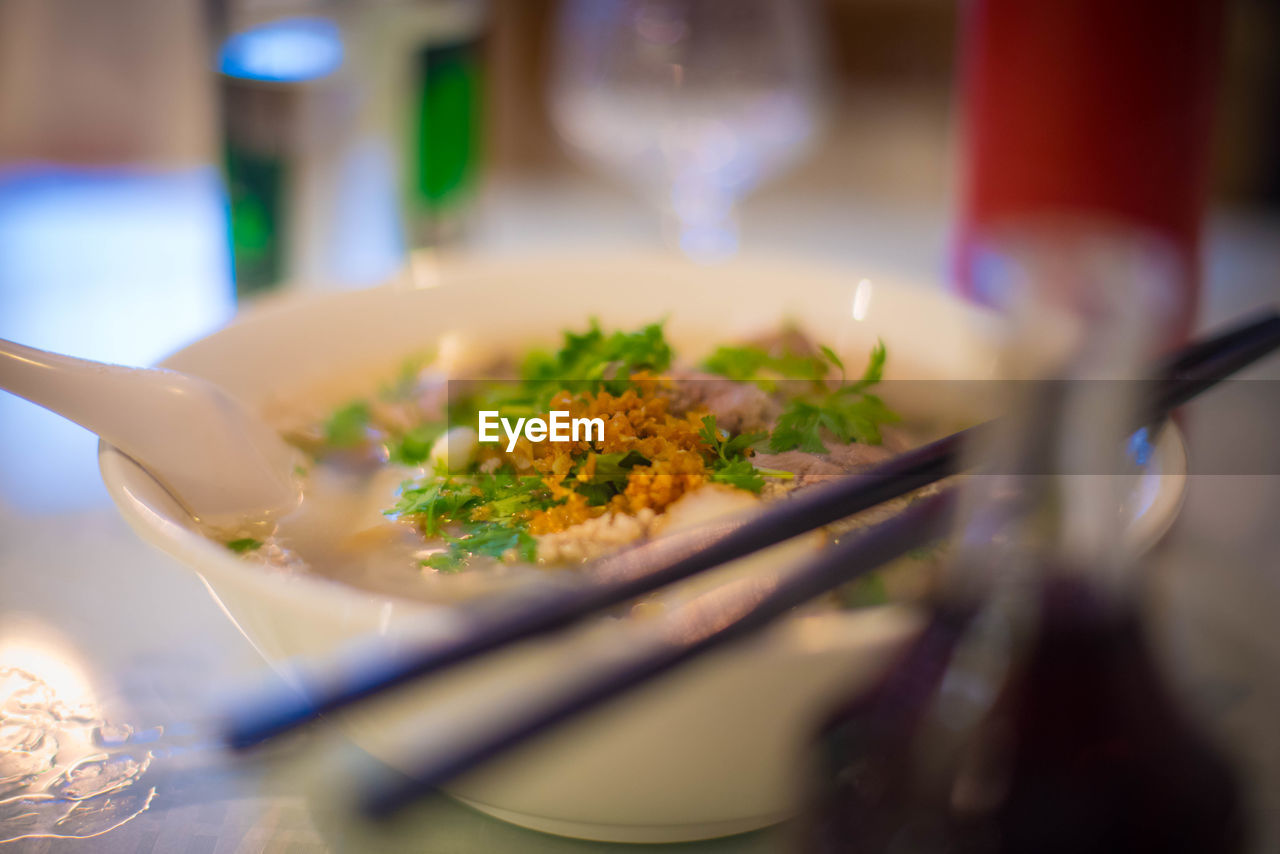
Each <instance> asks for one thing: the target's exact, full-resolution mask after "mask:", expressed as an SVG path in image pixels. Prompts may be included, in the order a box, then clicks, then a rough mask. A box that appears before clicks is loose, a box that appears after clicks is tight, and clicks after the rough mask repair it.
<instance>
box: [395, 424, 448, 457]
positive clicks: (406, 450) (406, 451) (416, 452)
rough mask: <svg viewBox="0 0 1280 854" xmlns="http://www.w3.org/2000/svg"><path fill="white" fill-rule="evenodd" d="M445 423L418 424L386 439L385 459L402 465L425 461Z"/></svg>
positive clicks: (440, 434) (442, 431)
mask: <svg viewBox="0 0 1280 854" xmlns="http://www.w3.org/2000/svg"><path fill="white" fill-rule="evenodd" d="M444 429H445V425H444V424H442V423H441V422H438V421H432V422H428V423H426V424H419V425H417V426H415V427H411V428H409V430H408V431H406V432H405V433H403V434H401V435H399V436H394V437H391V438H390V439H388V440H387V459H388V461H389V462H392V463H398V464H400V465H404V466H416V465H420V464H422V463H424V462H426V461H427V457H429V456H431V449H432V448H433V447H434V446H435V443H436V440H437V439H439V438H440V437H441V436H442V435H444Z"/></svg>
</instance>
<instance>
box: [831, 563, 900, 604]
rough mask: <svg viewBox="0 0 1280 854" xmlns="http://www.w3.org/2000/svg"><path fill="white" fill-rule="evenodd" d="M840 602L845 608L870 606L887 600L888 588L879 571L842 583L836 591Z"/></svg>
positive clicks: (885, 602) (884, 602)
mask: <svg viewBox="0 0 1280 854" xmlns="http://www.w3.org/2000/svg"><path fill="white" fill-rule="evenodd" d="M836 597H837V598H838V599H839V600H840V604H841V605H843V606H844V607H846V608H870V607H873V606H875V605H885V604H888V602H889V589H888V588H887V587H886V586H885V583H884V577H883V576H882V575H881V573H879V572H875V573H872V574H871V575H868V576H865V577H864V578H859V579H858V580H857V581H851V582H849V583H848V584H845V585H842V586H841V587H839V588H838V589H837V591H836Z"/></svg>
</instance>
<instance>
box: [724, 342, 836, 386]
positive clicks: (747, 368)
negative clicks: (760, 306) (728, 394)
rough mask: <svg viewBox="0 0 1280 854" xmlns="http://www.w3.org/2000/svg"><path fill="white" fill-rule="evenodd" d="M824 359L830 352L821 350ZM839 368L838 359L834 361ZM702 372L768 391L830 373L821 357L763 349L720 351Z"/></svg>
mask: <svg viewBox="0 0 1280 854" xmlns="http://www.w3.org/2000/svg"><path fill="white" fill-rule="evenodd" d="M822 352H823V354H824V356H825V355H826V354H828V353H830V355H831V356H832V357H834V355H835V354H834V353H831V352H830V350H828V349H827V348H825V347H824V348H822ZM832 362H834V363H835V364H836V365H839V364H840V360H839V359H835V358H832ZM702 369H703V370H705V371H708V372H710V373H713V374H719V375H720V376H722V377H727V378H728V379H731V380H736V381H738V382H750V383H755V384H756V385H757V386H759V387H760V388H762V389H764V390H765V391H775V390H776V389H777V387H778V382H779V381H780V380H808V381H809V382H815V383H816V382H819V381H821V380H822V378H823V377H825V376H826V375H827V373H828V372H829V371H830V365H828V364H827V361H826V359H825V358H823V357H820V356H805V355H801V354H799V353H793V352H789V351H788V352H785V353H782V354H781V355H777V356H775V355H773V354H771V353H769V352H768V351H767V350H764V349H763V348H761V347H752V346H744V347H718V348H717V349H716V350H715V352H713V353H712V354H711V355H710V356H708V357H707V358H706V359H705V360H704V361H703V362H702Z"/></svg>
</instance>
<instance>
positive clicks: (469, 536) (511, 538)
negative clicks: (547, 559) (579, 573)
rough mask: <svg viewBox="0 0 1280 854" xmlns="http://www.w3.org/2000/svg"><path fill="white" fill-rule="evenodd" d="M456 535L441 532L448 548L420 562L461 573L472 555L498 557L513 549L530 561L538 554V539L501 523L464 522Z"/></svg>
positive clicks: (526, 532)
mask: <svg viewBox="0 0 1280 854" xmlns="http://www.w3.org/2000/svg"><path fill="white" fill-rule="evenodd" d="M461 527H462V533H461V534H460V535H458V536H450V535H447V534H446V535H445V541H446V542H448V544H449V547H448V548H447V549H446V550H445V551H443V552H441V553H440V554H435V555H432V556H431V557H429V558H426V559H425V560H423V561H422V565H423V566H429V567H431V568H432V569H436V570H439V571H440V572H461V571H462V570H463V569H464V568H465V567H464V564H465V563H466V561H467V560H468V559H470V558H472V557H474V556H476V555H485V556H487V557H491V558H494V559H496V560H501V559H502V557H503V556H504V555H506V554H507V552H509V551H512V550H514V551H515V553H516V556H517V557H518V558H519V559H520V560H523V561H526V562H528V563H532V562H533V561H534V560H536V559H537V557H538V542H537V540H535V539H534V538H533V536H532V535H531V534H530V533H529V532H528V531H526V530H524V529H523V528H520V527H512V526H511V525H508V524H504V523H502V522H487V521H486V522H466V523H463V525H462V526H461Z"/></svg>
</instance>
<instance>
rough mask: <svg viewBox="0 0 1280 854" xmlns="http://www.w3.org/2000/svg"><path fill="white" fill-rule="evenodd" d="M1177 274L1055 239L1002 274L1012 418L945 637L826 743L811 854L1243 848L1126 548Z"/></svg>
mask: <svg viewBox="0 0 1280 854" xmlns="http://www.w3.org/2000/svg"><path fill="white" fill-rule="evenodd" d="M1168 257H1169V253H1167V252H1166V251H1164V250H1163V249H1162V248H1161V247H1159V246H1156V245H1155V244H1152V243H1150V242H1148V241H1146V240H1144V239H1141V238H1136V237H1135V236H1133V235H1117V234H1115V233H1103V232H1099V231H1097V230H1093V229H1088V230H1085V231H1080V230H1070V229H1068V230H1063V229H1060V228H1055V229H1054V230H1052V231H1042V232H1040V233H1039V234H1037V235H1035V236H1033V237H1031V238H1026V237H1025V236H1024V238H1022V239H1020V240H1019V241H1018V242H1017V243H1016V244H1006V245H1005V246H1004V247H1003V248H1002V250H1001V251H1000V252H998V253H995V254H994V255H993V256H992V257H991V258H990V259H989V261H990V262H991V265H992V266H990V267H989V269H988V271H987V274H988V275H992V276H995V277H998V278H999V279H1001V281H999V282H994V283H993V284H995V285H996V286H998V288H999V289H1000V290H1001V291H1002V293H1003V294H1004V296H1005V299H1006V300H1007V304H1010V305H1011V309H1010V317H1011V319H1012V322H1011V323H1010V325H1009V332H1008V338H1007V341H1006V342H1005V344H1004V348H1003V357H1004V358H1003V362H1004V366H1005V369H1004V371H1003V374H1004V376H1005V377H1006V378H1008V379H1009V380H1011V381H1010V382H1007V383H1006V384H1005V386H1006V388H1005V395H1004V396H1005V398H1006V402H1007V405H1008V406H1009V409H1008V410H1007V411H1008V412H1010V414H1009V415H1008V416H1006V417H1005V418H1004V419H1003V420H1002V423H1001V425H1000V427H999V428H998V429H997V430H996V431H994V432H993V433H992V434H991V435H990V436H989V437H988V439H989V441H988V443H986V447H985V448H983V449H981V454H982V456H981V459H982V467H981V469H980V472H981V473H980V474H977V475H974V476H970V477H968V478H966V479H965V482H964V484H963V485H962V487H961V488H962V490H963V492H962V502H961V504H962V511H961V522H960V527H959V530H958V533H957V540H958V544H957V546H956V551H955V557H954V561H953V566H952V568H951V572H950V573H949V576H948V579H947V581H946V582H945V583H944V585H943V589H942V590H941V591H939V593H938V595H937V598H936V600H935V601H934V602H933V604H932V608H931V613H930V615H929V619H928V620H927V623H926V627H925V629H924V630H923V632H922V633H921V634H920V636H919V637H918V638H917V639H916V640H915V641H914V642H913V643H912V644H910V645H909V646H908V647H907V648H906V649H905V650H904V652H903V653H902V654H901V656H900V658H899V659H898V660H897V661H896V662H895V663H894V664H893V665H892V666H891V667H890V669H889V670H888V671H887V672H886V673H885V674H884V675H883V676H882V677H881V679H880V680H879V682H878V683H876V684H875V685H873V686H872V687H871V688H870V689H869V690H866V691H863V692H861V693H859V694H858V695H857V696H855V697H852V698H850V699H849V700H848V701H847V702H845V703H844V704H842V705H841V706H840V707H839V708H837V709H836V710H834V711H833V712H832V713H831V714H830V715H829V716H828V717H827V719H826V720H825V721H824V722H823V724H822V725H821V727H820V729H819V732H818V737H817V741H816V748H815V750H814V762H813V766H812V769H813V773H812V774H811V777H810V788H809V790H808V793H807V795H808V798H807V807H806V814H805V818H804V821H803V822H802V828H803V829H802V835H803V846H802V847H803V850H805V851H807V852H815V854H816V852H835V851H839V852H913V854H931V853H932V852H939V854H941V852H949V854H950V853H951V852H955V853H956V854H963V852H1001V854H1003V853H1004V852H1008V854H1014V852H1036V854H1053V853H1054V852H1125V854H1142V852H1175V851H1177V852H1180V851H1187V852H1193V851H1194V852H1204V854H1213V852H1234V851H1239V850H1241V848H1242V846H1243V839H1244V833H1243V829H1242V823H1241V818H1240V798H1239V792H1238V789H1237V786H1236V781H1235V777H1234V775H1233V773H1232V769H1231V767H1230V765H1229V763H1228V762H1227V761H1226V760H1225V759H1224V758H1223V757H1222V756H1221V755H1220V754H1219V752H1218V751H1217V749H1216V748H1215V746H1214V745H1213V743H1212V742H1211V740H1210V739H1208V738H1207V737H1206V736H1205V735H1204V734H1203V733H1202V732H1201V730H1200V729H1199V727H1198V725H1197V723H1196V721H1195V720H1194V718H1193V717H1192V715H1190V714H1189V713H1188V712H1187V710H1186V708H1185V707H1184V705H1183V703H1182V702H1181V700H1180V698H1179V697H1178V696H1177V694H1176V693H1175V692H1174V691H1173V690H1172V688H1171V687H1170V685H1169V683H1168V681H1167V678H1166V676H1165V674H1164V673H1163V672H1162V670H1161V667H1160V666H1159V664H1158V662H1157V660H1156V657H1155V654H1154V651H1153V650H1152V649H1151V648H1150V646H1149V644H1148V641H1147V638H1146V635H1145V633H1144V631H1143V620H1142V613H1141V610H1140V608H1139V603H1138V597H1137V591H1136V582H1137V580H1138V572H1137V570H1138V568H1139V567H1140V565H1141V560H1140V558H1139V556H1138V555H1137V554H1135V550H1134V549H1133V548H1132V546H1131V544H1130V543H1129V542H1128V541H1127V540H1126V539H1125V531H1126V521H1127V518H1128V507H1127V504H1128V502H1129V496H1130V495H1131V494H1132V486H1133V477H1134V475H1135V469H1136V466H1135V465H1134V464H1133V463H1132V462H1131V461H1130V459H1129V458H1128V456H1127V455H1126V451H1125V447H1126V442H1125V438H1126V436H1127V435H1128V434H1129V433H1130V432H1131V431H1132V429H1133V427H1134V426H1135V424H1136V423H1137V414H1136V413H1137V411H1138V407H1140V406H1141V405H1142V395H1143V391H1144V390H1145V389H1147V388H1148V386H1147V384H1145V383H1143V382H1141V381H1140V379H1141V377H1140V375H1139V366H1140V365H1142V364H1146V363H1147V361H1148V359H1149V355H1150V354H1149V352H1148V350H1149V345H1150V344H1151V343H1152V342H1154V341H1155V340H1156V339H1157V337H1158V336H1159V334H1160V332H1159V328H1158V327H1159V325H1160V324H1159V322H1158V321H1159V319H1160V318H1161V317H1164V316H1167V315H1165V314H1164V312H1163V308H1162V303H1161V300H1162V299H1163V295H1164V293H1165V290H1164V287H1165V283H1166V282H1167V275H1168V273H1169V270H1170V268H1169V266H1168V265H1167V264H1166V263H1165V260H1164V259H1166V258H1168Z"/></svg>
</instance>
